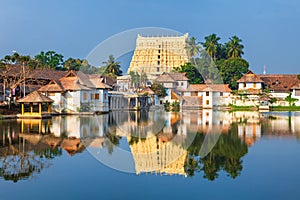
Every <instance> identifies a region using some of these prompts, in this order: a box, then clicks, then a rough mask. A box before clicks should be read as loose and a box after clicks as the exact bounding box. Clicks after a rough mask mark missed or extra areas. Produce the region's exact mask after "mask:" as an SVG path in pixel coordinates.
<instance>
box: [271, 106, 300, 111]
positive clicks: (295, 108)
mask: <svg viewBox="0 0 300 200" xmlns="http://www.w3.org/2000/svg"><path fill="white" fill-rule="evenodd" d="M270 110H273V111H300V106H271V107H270Z"/></svg>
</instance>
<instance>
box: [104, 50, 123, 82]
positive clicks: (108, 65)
mask: <svg viewBox="0 0 300 200" xmlns="http://www.w3.org/2000/svg"><path fill="white" fill-rule="evenodd" d="M103 64H105V65H104V66H103V68H104V69H105V70H104V72H103V75H108V76H111V77H117V76H121V75H122V70H121V69H120V68H121V66H120V62H116V61H115V58H114V57H113V55H109V58H108V61H106V62H103Z"/></svg>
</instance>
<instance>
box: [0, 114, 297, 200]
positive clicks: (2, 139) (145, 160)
mask: <svg viewBox="0 0 300 200" xmlns="http://www.w3.org/2000/svg"><path fill="white" fill-rule="evenodd" d="M299 122H300V114H299V112H290V113H289V112H273V113H271V112H269V113H259V112H231V113H230V112H216V111H211V110H203V111H184V112H180V113H167V112H112V113H110V114H107V115H98V116H55V117H53V118H52V119H51V120H5V121H0V131H1V132H0V176H1V179H0V187H1V190H0V195H1V199H20V198H25V199H27V198H29V197H31V198H34V199H40V198H43V199H53V198H55V199H64V198H68V199H69V198H76V199H78V198H104V199H120V198H122V199H124V198H126V199H127V198H130V199H140V198H143V199H154V198H156V199H162V198H172V199H185V198H186V197H189V196H190V197H192V196H195V195H197V197H198V196H199V197H203V198H204V197H205V198H206V197H209V198H217V199H220V198H225V199H240V198H243V199H254V198H256V199H257V198H259V199H266V198H268V199H269V198H273V199H283V198H284V199H299V197H300V192H299V190H298V186H299V185H300V180H299V177H300V172H299V169H300V157H299V155H300V154H299V153H300V145H299V144H300V143H299V138H300V126H299V125H298V124H300V123H299ZM203 149H205V150H207V149H209V151H208V152H205V154H203V151H204V150H203ZM120 152H122V153H120ZM203 155H205V156H203ZM108 166H110V167H108ZM118 170H119V171H118ZM122 171H126V172H130V173H124V172H122ZM116 188H117V190H116Z"/></svg>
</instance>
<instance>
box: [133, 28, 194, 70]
mask: <svg viewBox="0 0 300 200" xmlns="http://www.w3.org/2000/svg"><path fill="white" fill-rule="evenodd" d="M187 40H188V34H187V33H186V34H184V35H182V36H161V37H159V36H157V37H155V36H150V37H148V36H147V37H144V36H141V35H138V36H137V39H136V48H135V51H134V54H133V57H132V59H131V62H130V66H129V68H128V73H129V72H130V71H134V72H139V73H142V72H144V73H147V74H161V73H162V72H171V71H172V69H173V68H174V67H179V66H180V65H183V64H185V63H187V62H188V60H189V58H188V53H187V48H186V47H187Z"/></svg>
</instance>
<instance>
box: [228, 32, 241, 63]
mask: <svg viewBox="0 0 300 200" xmlns="http://www.w3.org/2000/svg"><path fill="white" fill-rule="evenodd" d="M241 42H242V40H241V39H240V38H239V37H237V36H233V37H231V38H229V42H227V43H225V46H226V48H227V56H228V58H240V57H241V56H242V54H244V52H243V48H244V45H242V44H241Z"/></svg>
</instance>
